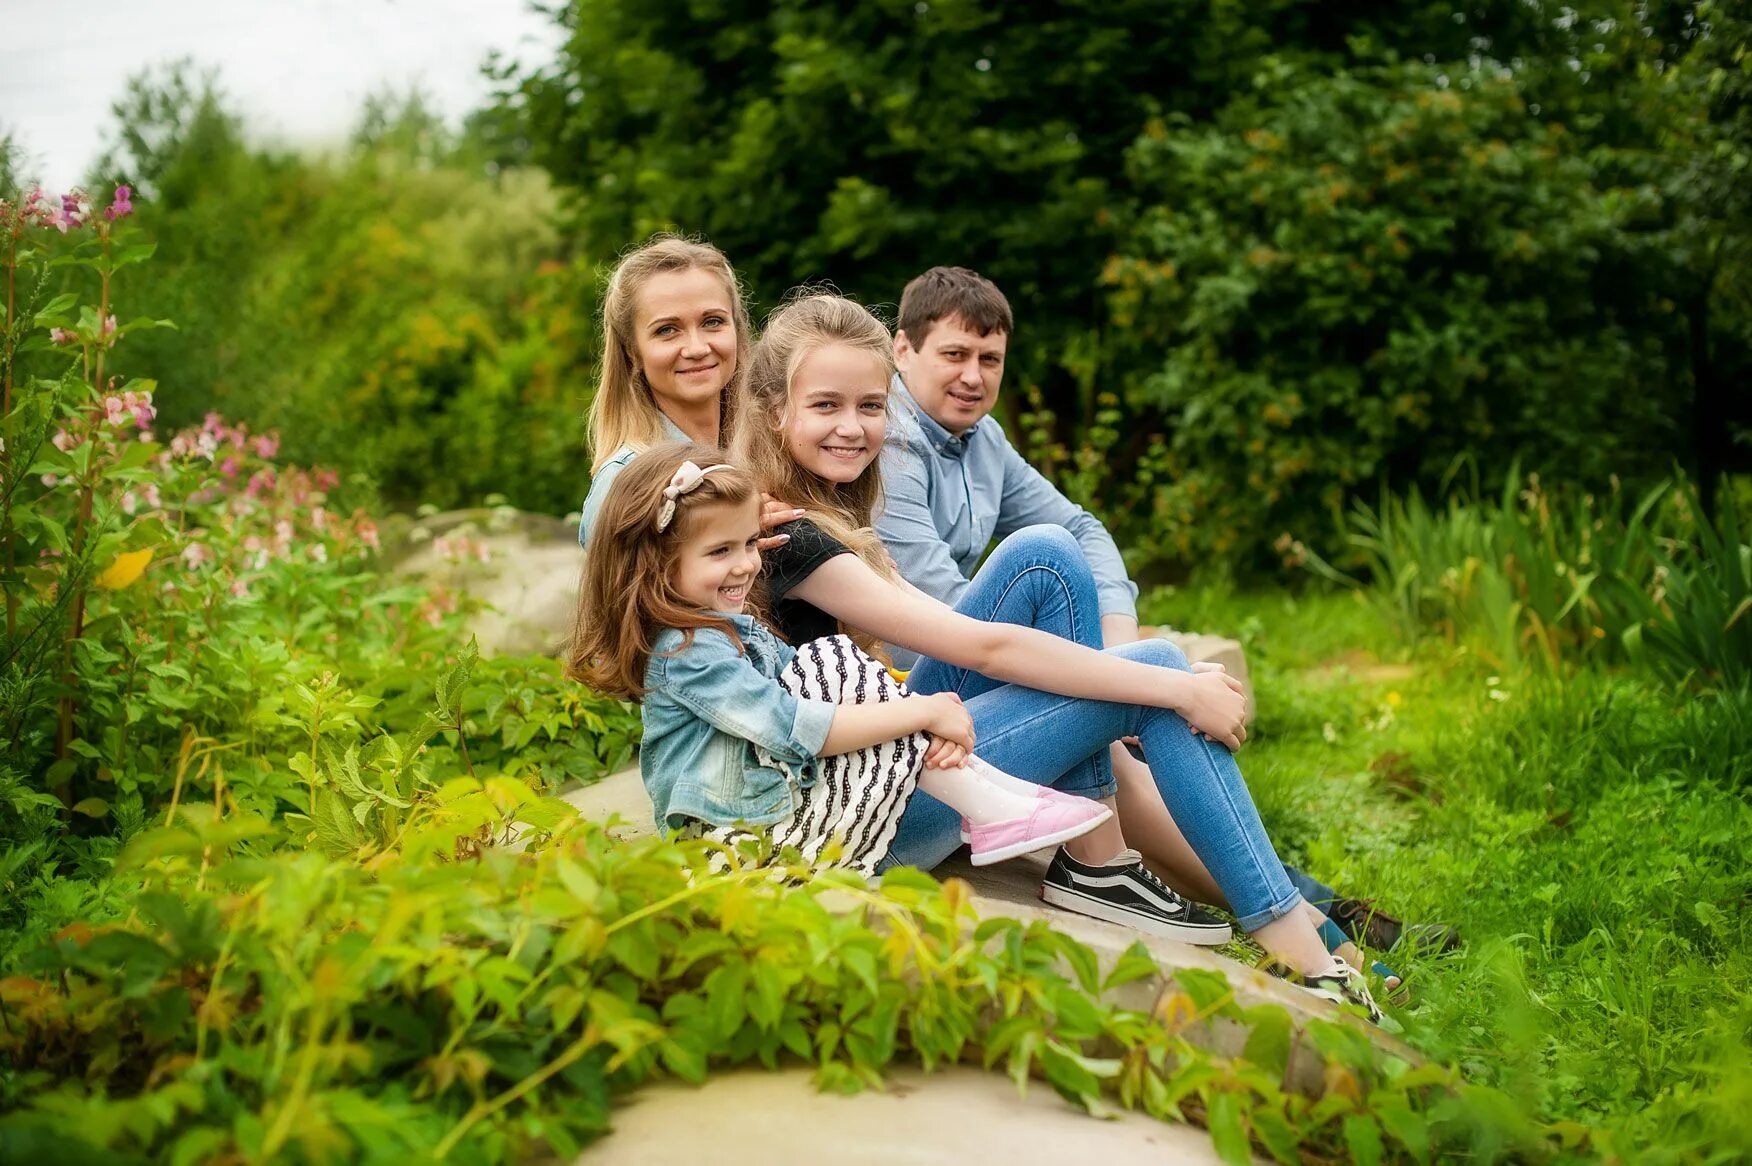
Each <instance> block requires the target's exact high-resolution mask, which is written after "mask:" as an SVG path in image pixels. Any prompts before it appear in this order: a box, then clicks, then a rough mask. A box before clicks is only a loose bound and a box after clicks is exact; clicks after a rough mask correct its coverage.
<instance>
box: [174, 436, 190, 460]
mask: <svg viewBox="0 0 1752 1166" xmlns="http://www.w3.org/2000/svg"><path fill="white" fill-rule="evenodd" d="M194 452H195V442H194V439H193V438H191V437H190V436H189V435H188V434H186V433H179V434H177V435H176V436H175V437H173V438H171V439H170V455H169V456H171V457H188V456H189V455H190V454H191V453H194Z"/></svg>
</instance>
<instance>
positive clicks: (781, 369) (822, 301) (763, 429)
mask: <svg viewBox="0 0 1752 1166" xmlns="http://www.w3.org/2000/svg"><path fill="white" fill-rule="evenodd" d="M830 344H843V345H845V346H847V347H848V348H853V349H856V350H858V351H860V352H868V353H869V354H870V355H872V356H874V357H876V358H877V359H878V360H879V361H880V362H881V364H882V368H883V371H884V377H885V380H884V386H885V387H886V384H887V380H889V379H892V377H893V375H894V338H893V337H892V336H891V335H890V334H889V332H888V329H887V328H886V327H885V326H883V323H882V321H880V320H878V319H877V318H876V317H875V316H873V315H871V314H870V310H869V309H868V308H866V307H864V306H863V305H862V304H858V303H854V302H853V301H851V300H848V299H846V298H845V297H844V296H837V295H830V294H826V293H821V292H816V293H813V294H808V295H803V296H800V297H798V298H796V299H793V300H792V301H791V302H790V303H788V304H786V305H785V306H784V307H782V308H780V309H779V310H778V311H776V312H774V313H773V314H772V315H771V316H769V317H767V322H766V327H765V329H763V330H762V332H761V338H760V343H758V344H756V345H755V346H754V354H753V355H752V356H751V357H750V358H749V361H748V375H747V376H746V377H744V378H743V380H742V385H741V395H742V400H741V401H739V402H738V404H737V408H736V428H735V431H734V433H733V434H732V436H731V449H732V451H733V455H732V456H734V458H735V459H736V464H737V465H739V466H742V467H743V468H744V469H746V470H747V471H748V472H749V473H751V474H753V475H754V480H755V481H756V482H758V483H759V484H760V488H761V489H762V490H764V491H766V492H767V493H769V494H771V495H772V496H773V497H774V498H778V499H781V500H783V501H785V502H788V503H790V504H791V505H792V506H796V507H799V508H800V509H802V510H803V512H804V514H805V516H806V517H807V518H808V519H809V520H810V521H812V522H814V523H815V525H816V526H818V527H820V528H821V529H822V531H823V532H824V533H826V534H827V535H828V536H829V537H831V538H834V539H836V540H838V541H839V542H842V543H844V544H845V545H846V546H848V547H850V548H851V549H852V551H853V553H855V554H856V555H857V556H858V557H859V558H860V559H862V560H864V562H865V563H867V564H869V566H870V568H871V569H872V570H874V571H875V572H876V573H877V574H879V575H881V576H882V577H883V578H885V579H894V578H895V571H894V566H893V564H892V563H891V562H890V561H889V558H888V552H886V551H885V550H883V549H882V540H881V538H879V537H878V536H877V534H876V531H875V530H874V529H873V528H872V525H873V523H874V521H875V518H874V515H875V511H876V507H877V505H878V504H879V503H880V502H881V501H882V466H881V458H880V456H878V457H876V458H874V459H872V460H871V462H870V464H869V465H868V466H866V467H865V468H864V472H863V473H861V474H859V475H858V476H857V478H856V479H855V480H853V481H851V482H846V483H840V482H829V481H828V480H826V479H825V478H822V477H819V476H817V475H816V474H813V473H811V472H809V471H808V470H806V469H804V468H803V467H802V466H800V465H798V464H797V460H796V459H795V458H793V457H792V456H791V452H790V450H788V449H786V448H785V435H784V425H785V418H786V416H787V414H788V411H789V410H790V408H791V382H792V381H793V380H794V379H795V377H796V375H797V369H798V368H799V367H800V366H801V365H802V363H803V362H804V361H805V360H806V359H808V357H809V355H810V354H811V353H813V352H816V351H818V350H819V349H822V348H825V347H827V346H828V345H830ZM879 452H880V451H879ZM846 630H847V631H849V632H850V633H851V634H852V638H853V639H854V640H856V641H857V642H858V643H859V645H860V646H862V647H864V648H866V649H867V650H874V645H875V641H874V640H871V639H870V638H869V637H867V636H863V635H862V634H861V633H859V632H857V631H855V630H853V629H846Z"/></svg>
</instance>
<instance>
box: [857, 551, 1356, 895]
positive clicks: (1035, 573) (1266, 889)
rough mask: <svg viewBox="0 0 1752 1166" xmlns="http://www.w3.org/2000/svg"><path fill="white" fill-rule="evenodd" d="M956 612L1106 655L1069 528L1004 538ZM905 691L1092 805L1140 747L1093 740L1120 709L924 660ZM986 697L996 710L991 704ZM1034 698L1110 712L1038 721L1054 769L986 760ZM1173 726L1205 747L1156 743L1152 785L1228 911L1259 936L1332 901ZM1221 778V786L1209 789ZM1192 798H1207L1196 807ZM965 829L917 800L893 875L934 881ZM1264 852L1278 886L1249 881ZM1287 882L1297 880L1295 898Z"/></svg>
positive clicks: (1228, 777)
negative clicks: (959, 707) (899, 868)
mask: <svg viewBox="0 0 1752 1166" xmlns="http://www.w3.org/2000/svg"><path fill="white" fill-rule="evenodd" d="M956 610H958V611H959V612H961V613H962V614H963V615H967V616H971V617H972V618H974V619H981V620H986V621H996V622H1004V623H1017V624H1024V625H1027V626H1030V627H1035V628H1039V629H1041V630H1043V631H1046V632H1049V633H1051V634H1054V635H1057V636H1061V637H1063V638H1065V639H1070V640H1075V641H1076V642H1078V643H1081V644H1083V645H1085V646H1087V647H1092V648H1100V647H1101V618H1100V608H1099V604H1098V602H1097V598H1096V594H1095V581H1094V578H1093V576H1092V575H1091V574H1090V572H1089V566H1088V563H1087V562H1086V561H1085V560H1084V558H1083V554H1082V550H1081V548H1080V547H1078V545H1077V543H1076V540H1075V539H1073V538H1072V537H1071V536H1070V534H1069V533H1068V532H1066V531H1065V530H1064V529H1063V528H1061V527H1057V526H1032V527H1028V528H1025V529H1024V530H1021V531H1018V532H1017V533H1016V534H1014V535H1012V536H1010V537H1009V538H1008V539H1005V540H1004V542H1003V543H1001V544H1000V545H999V546H998V548H997V549H996V550H995V551H993V552H992V554H991V555H990V557H988V559H987V560H986V562H985V564H984V565H983V566H982V567H981V568H980V571H979V574H978V575H976V576H975V577H974V580H973V584H972V586H971V587H969V588H968V590H967V592H966V593H965V594H963V596H962V598H961V601H960V602H959V603H958V604H957V605H956ZM1147 643H1150V644H1152V645H1153V647H1150V648H1144V645H1136V646H1135V647H1138V648H1144V652H1143V655H1142V657H1139V658H1143V659H1146V660H1147V661H1148V662H1150V663H1158V664H1161V665H1162V666H1164V667H1178V668H1182V669H1184V668H1186V667H1187V664H1186V659H1185V657H1184V656H1183V655H1182V654H1181V653H1180V652H1179V651H1178V650H1176V649H1174V648H1173V647H1172V646H1171V645H1168V644H1166V643H1163V642H1161V641H1149V642H1147ZM1162 649H1166V651H1162ZM1128 654H1129V653H1128ZM908 686H909V687H911V688H912V689H913V690H914V691H916V692H943V691H953V692H955V693H957V694H958V695H960V696H961V698H962V699H963V700H965V701H967V702H968V708H969V711H970V712H971V713H972V714H973V716H974V725H975V731H976V733H977V735H978V738H979V742H980V747H979V749H978V750H977V752H978V753H979V755H980V756H981V757H984V758H986V760H988V761H990V762H991V763H992V764H994V765H997V766H999V767H1000V768H1002V769H1006V770H1008V771H1009V772H1011V773H1014V774H1016V776H1018V777H1022V778H1025V779H1027V780H1030V781H1035V782H1038V783H1040V784H1051V785H1054V786H1055V787H1057V788H1059V789H1062V790H1065V791H1067V792H1071V793H1077V794H1081V795H1083V796H1085V797H1096V798H1099V797H1107V796H1110V795H1111V794H1112V793H1113V790H1114V782H1113V772H1112V766H1111V763H1110V761H1109V756H1108V750H1107V746H1108V745H1109V744H1110V743H1111V742H1112V741H1114V740H1116V739H1117V738H1119V737H1122V736H1131V735H1134V734H1136V735H1138V736H1142V734H1141V733H1136V731H1135V730H1132V729H1120V730H1118V731H1113V732H1110V733H1109V734H1108V735H1107V736H1106V737H1105V738H1100V739H1099V740H1096V738H1099V737H1100V733H1101V732H1105V731H1107V730H1106V729H1105V728H1103V727H1101V726H1103V725H1105V724H1106V723H1107V722H1108V721H1110V720H1111V719H1112V716H1113V713H1112V710H1123V709H1127V708H1128V706H1123V705H1109V704H1107V703H1105V702H1099V701H1079V700H1076V699H1074V698H1068V697H1057V696H1051V695H1049V694H1045V693H1039V692H1034V691H1033V690H1030V689H1024V688H1020V687H1018V686H1014V685H1005V684H1001V683H999V682H997V681H994V680H991V679H990V678H988V677H985V676H981V675H979V674H978V673H973V672H969V671H968V670H966V669H964V668H959V667H956V666H954V665H951V664H946V663H943V662H941V661H938V660H931V659H923V660H920V661H919V663H918V665H917V667H916V668H914V670H913V672H912V674H911V676H910V677H909V678H908ZM988 695H989V696H992V697H993V699H982V698H985V697H987V696H988ZM1025 698H1027V699H1033V700H1044V701H1047V702H1049V703H1050V702H1057V704H1059V705H1062V706H1063V708H1064V709H1066V710H1077V709H1084V710H1086V711H1091V712H1094V711H1095V710H1109V711H1108V712H1106V713H1103V714H1102V715H1099V716H1095V715H1091V716H1088V717H1081V716H1078V715H1076V713H1075V712H1074V711H1071V712H1063V711H1060V712H1059V713H1057V714H1055V715H1054V716H1053V717H1051V718H1049V719H1048V720H1046V721H1043V722H1041V724H1040V725H1039V726H1037V731H1039V732H1042V733H1050V734H1052V735H1053V736H1054V738H1055V739H1054V741H1053V744H1054V745H1055V746H1057V745H1063V746H1066V747H1067V748H1059V749H1054V750H1052V751H1051V756H1050V758H1049V757H1047V756H1046V754H1045V753H1043V752H1042V751H1041V750H1038V749H1024V750H1023V751H1022V752H1024V753H1027V754H1029V756H1027V757H1020V758H1016V759H1014V760H1010V759H1009V756H1008V755H1009V753H1010V752H1011V751H1012V749H1013V746H1012V747H1011V748H1010V749H1006V751H1005V752H1006V760H1000V759H999V758H998V757H997V756H995V755H993V754H992V753H991V752H989V751H988V746H989V745H990V744H991V741H992V738H993V737H994V736H997V735H1000V734H1002V733H1003V730H1004V729H1005V727H1006V725H1007V724H1008V723H1010V722H1011V721H1012V720H1013V719H1014V714H1015V713H1016V712H1017V711H1018V710H1019V708H1020V706H1018V705H1016V704H1014V703H1013V702H1015V701H1017V700H1021V699H1025ZM1129 711H1130V712H1132V713H1135V714H1150V713H1159V712H1162V710H1152V709H1130V710H1129ZM1165 717H1166V719H1169V720H1173V721H1178V722H1179V724H1180V729H1179V732H1180V733H1181V735H1182V736H1183V737H1184V738H1186V741H1184V742H1170V744H1173V745H1176V746H1178V745H1182V744H1193V745H1200V746H1202V747H1203V748H1201V749H1200V750H1197V751H1191V752H1189V751H1188V750H1186V749H1182V748H1178V747H1175V748H1164V744H1163V742H1161V741H1158V744H1157V749H1156V752H1155V754H1151V753H1150V751H1149V748H1148V743H1147V742H1146V749H1145V754H1146V757H1147V758H1149V759H1150V769H1151V774H1152V776H1153V777H1154V778H1155V781H1156V786H1157V789H1158V791H1159V792H1160V793H1161V794H1162V798H1163V802H1164V803H1165V804H1166V805H1167V806H1168V808H1169V811H1170V813H1172V814H1173V815H1174V817H1175V820H1176V821H1177V822H1179V824H1180V826H1181V829H1182V831H1183V832H1185V833H1186V836H1187V840H1188V842H1190V843H1191V844H1192V846H1193V848H1194V850H1195V851H1197V853H1198V854H1199V856H1200V858H1201V859H1203V860H1204V862H1205V865H1206V866H1207V867H1209V868H1210V870H1211V873H1212V875H1213V876H1214V877H1215V878H1216V880H1217V884H1218V885H1219V886H1221V887H1222V888H1223V893H1224V895H1225V897H1227V898H1228V899H1229V902H1230V905H1231V906H1232V907H1234V908H1235V909H1236V911H1237V913H1238V914H1240V915H1241V922H1242V926H1243V927H1244V928H1249V929H1251V928H1252V927H1257V926H1259V925H1261V924H1263V923H1265V922H1267V921H1269V920H1270V919H1271V918H1274V917H1275V916H1276V915H1277V914H1282V913H1283V911H1287V910H1288V909H1289V908H1290V907H1293V906H1294V903H1295V896H1296V892H1297V891H1298V890H1299V891H1300V893H1301V894H1302V895H1304V896H1306V897H1308V898H1309V899H1310V900H1311V901H1320V900H1324V899H1331V898H1335V897H1336V893H1335V892H1333V891H1332V889H1331V888H1329V887H1325V886H1324V885H1322V884H1320V883H1318V882H1316V881H1314V880H1313V879H1310V878H1307V876H1305V875H1302V874H1301V873H1300V872H1298V871H1294V870H1289V869H1288V868H1283V867H1282V864H1281V863H1277V860H1276V857H1275V854H1272V851H1271V845H1270V843H1269V842H1268V841H1267V840H1266V839H1265V835H1264V830H1263V828H1262V827H1261V826H1260V825H1259V821H1258V814H1257V812H1256V811H1255V810H1254V808H1253V804H1252V799H1251V797H1249V796H1248V794H1247V792H1246V787H1245V784H1244V783H1242V782H1241V780H1240V771H1239V769H1238V768H1237V767H1236V765H1235V760H1234V758H1233V756H1231V755H1230V754H1229V752H1228V750H1226V749H1224V748H1222V747H1221V746H1217V745H1211V744H1209V743H1208V742H1203V741H1202V739H1201V738H1193V736H1192V734H1191V733H1190V732H1189V731H1188V730H1187V729H1186V727H1185V722H1184V721H1183V720H1180V718H1178V717H1177V716H1175V715H1174V714H1172V713H1167V714H1165ZM1091 742H1093V743H1091ZM1085 745H1087V748H1084V746H1085ZM1200 754H1202V755H1203V756H1202V758H1201V756H1200ZM1213 755H1214V757H1213ZM1055 767H1057V768H1055ZM1182 767H1189V768H1190V770H1191V771H1193V774H1194V776H1191V777H1188V776H1187V775H1186V774H1183V773H1182V772H1181V769H1182ZM1212 778H1214V783H1213V781H1212V780H1210V779H1212ZM1231 782H1232V787H1231V784H1230V783H1231ZM1189 789H1202V790H1203V791H1204V792H1203V793H1202V794H1194V795H1192V796H1190V797H1189V796H1188V794H1187V791H1188V790H1189ZM1237 790H1238V798H1239V803H1238V804H1239V805H1240V806H1244V807H1245V810H1244V812H1243V811H1241V810H1240V809H1239V808H1237V804H1236V797H1237ZM1170 794H1173V796H1172V797H1171V796H1170ZM1207 795H1208V796H1210V797H1212V798H1216V799H1219V800H1220V801H1223V802H1228V803H1230V809H1229V810H1228V811H1227V812H1228V813H1229V815H1230V818H1231V821H1230V823H1229V824H1228V826H1227V827H1225V826H1224V824H1223V823H1222V821H1221V817H1220V815H1219V817H1218V818H1217V819H1214V820H1208V819H1209V816H1208V815H1205V814H1203V813H1202V812H1201V810H1200V809H1199V807H1198V804H1197V803H1198V802H1199V801H1200V800H1201V799H1202V798H1204V797H1205V796H1207ZM1211 807H1212V809H1213V810H1214V809H1217V807H1218V802H1217V801H1213V802H1212V803H1211ZM1183 811H1184V812H1185V813H1187V814H1190V815H1192V816H1194V817H1198V818H1200V821H1201V825H1200V835H1199V836H1195V835H1194V834H1193V832H1192V831H1191V830H1190V829H1188V823H1187V822H1185V821H1182V820H1181V819H1182V812H1183ZM1249 821H1250V823H1251V825H1250V826H1249V825H1248V822H1249ZM1237 824H1239V825H1238V826H1237ZM959 827H960V823H959V820H958V816H957V815H956V814H955V812H954V811H953V810H951V809H949V807H947V806H945V805H943V804H942V803H941V802H939V801H937V800H936V799H935V798H932V797H929V796H928V795H925V794H923V793H919V794H915V795H914V797H913V799H912V801H911V802H910V803H908V805H907V809H906V813H905V815H904V816H903V817H902V818H901V822H900V829H899V833H898V834H897V836H896V838H895V841H894V845H893V847H892V849H891V850H890V852H889V856H888V859H887V860H886V861H885V865H911V866H917V867H920V868H922V869H926V870H928V869H930V868H931V867H934V866H936V865H937V864H938V863H940V862H942V861H943V859H945V858H947V857H948V856H949V854H950V853H951V852H953V851H954V849H955V847H956V845H957V844H958V842H959ZM1212 846H1214V847H1215V848H1216V849H1218V850H1222V851H1227V852H1230V854H1229V855H1228V856H1227V858H1226V859H1225V860H1221V861H1218V862H1213V861H1212V860H1211V857H1212V853H1213V852H1212V851H1211V850H1209V849H1208V848H1209V847H1212ZM1262 848H1263V853H1264V854H1267V855H1271V859H1270V862H1271V863H1275V864H1276V867H1275V869H1277V870H1279V871H1280V872H1282V874H1280V875H1279V876H1278V877H1276V878H1274V877H1271V876H1270V875H1264V876H1261V875H1259V874H1258V872H1257V869H1255V870H1254V874H1253V875H1252V876H1249V875H1247V871H1248V869H1249V868H1250V867H1251V868H1257V867H1258V865H1259V862H1260V852H1261V849H1262ZM1225 871H1227V872H1228V877H1230V878H1235V879H1238V880H1239V882H1238V883H1237V884H1236V886H1235V887H1233V888H1232V887H1231V885H1230V883H1229V882H1227V881H1225ZM1285 877H1287V878H1288V879H1289V880H1291V883H1290V884H1289V885H1288V890H1287V892H1286V884H1285V883H1284V878H1285ZM1286 903H1287V904H1288V906H1285V904H1286ZM1243 904H1245V905H1246V906H1245V907H1244V906H1243ZM1280 908H1281V910H1280Z"/></svg>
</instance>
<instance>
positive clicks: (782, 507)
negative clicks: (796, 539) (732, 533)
mask: <svg viewBox="0 0 1752 1166" xmlns="http://www.w3.org/2000/svg"><path fill="white" fill-rule="evenodd" d="M802 517H803V512H802V511H801V510H799V509H797V508H796V507H795V506H792V505H791V504H790V503H789V502H780V501H777V500H776V499H774V498H773V496H772V495H771V494H762V495H761V496H760V528H761V529H762V530H771V529H772V528H773V527H775V526H783V525H785V523H787V522H795V521H796V520H797V519H799V518H802ZM790 541H791V536H790V535H788V534H775V535H769V536H768V537H766V538H763V539H761V540H760V541H759V542H757V543H755V544H754V545H755V548H756V549H757V550H762V551H770V550H772V549H773V548H774V547H782V546H784V545H785V544H786V543H788V542H790Z"/></svg>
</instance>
